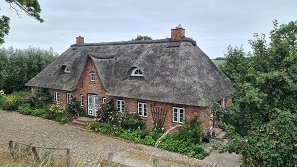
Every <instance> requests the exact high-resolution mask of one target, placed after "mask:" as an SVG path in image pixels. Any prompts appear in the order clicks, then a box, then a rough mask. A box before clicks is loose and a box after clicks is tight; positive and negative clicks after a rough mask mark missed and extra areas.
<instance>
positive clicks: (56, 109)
mask: <svg viewBox="0 0 297 167" xmlns="http://www.w3.org/2000/svg"><path fill="white" fill-rule="evenodd" d="M49 111H50V113H51V116H52V117H53V118H56V117H58V116H59V115H63V114H64V113H65V107H64V106H62V105H61V103H60V102H58V103H55V104H52V105H51V106H50V108H49Z"/></svg>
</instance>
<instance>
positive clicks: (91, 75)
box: [90, 72, 95, 82]
mask: <svg viewBox="0 0 297 167" xmlns="http://www.w3.org/2000/svg"><path fill="white" fill-rule="evenodd" d="M90 80H91V82H95V72H90Z"/></svg>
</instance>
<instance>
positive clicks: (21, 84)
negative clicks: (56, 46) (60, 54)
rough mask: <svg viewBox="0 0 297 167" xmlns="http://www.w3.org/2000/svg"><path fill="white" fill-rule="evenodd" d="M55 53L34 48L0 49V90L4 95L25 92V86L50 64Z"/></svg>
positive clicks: (55, 55)
mask: <svg viewBox="0 0 297 167" xmlns="http://www.w3.org/2000/svg"><path fill="white" fill-rule="evenodd" d="M55 57H57V53H54V52H53V51H52V50H49V51H47V50H42V49H38V48H34V47H28V48H27V49H24V50H21V49H14V48H12V47H10V48H8V49H5V48H1V49H0V90H4V92H5V93H12V92H13V91H20V90H25V89H27V88H28V87H26V86H25V84H26V83H27V82H28V81H29V80H30V79H31V78H33V77H34V76H35V75H37V74H38V73H39V72H40V71H41V70H42V69H44V68H45V67H46V66H47V65H48V64H50V63H51V62H52V61H53V60H54V59H55Z"/></svg>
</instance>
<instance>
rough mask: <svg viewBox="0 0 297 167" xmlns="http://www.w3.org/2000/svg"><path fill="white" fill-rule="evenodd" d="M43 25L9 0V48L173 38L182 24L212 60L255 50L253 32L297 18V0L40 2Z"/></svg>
mask: <svg viewBox="0 0 297 167" xmlns="http://www.w3.org/2000/svg"><path fill="white" fill-rule="evenodd" d="M39 2H40V5H41V8H42V13H41V16H42V17H43V19H44V20H45V22H44V23H42V24H41V23H38V22H37V21H36V20H35V19H33V18H30V17H28V16H26V15H25V14H24V13H22V14H21V15H22V18H19V17H18V16H17V15H16V13H15V11H14V10H12V9H9V6H8V5H7V4H6V3H5V1H4V2H0V4H1V12H2V13H3V14H6V15H8V16H10V17H11V31H10V34H9V36H7V37H6V43H5V44H4V45H3V46H4V47H8V46H14V47H15V48H26V47H27V46H29V45H33V46H35V47H41V48H44V49H48V48H50V47H53V49H54V50H55V51H57V52H59V53H62V52H64V51H65V50H66V49H67V48H68V47H69V46H70V45H71V44H73V43H74V42H75V37H76V36H78V35H81V36H84V37H85V41H86V42H108V41H123V40H130V39H132V38H135V37H136V36H137V35H147V36H151V37H152V38H153V39H160V38H166V37H169V36H170V29H171V28H174V27H176V26H177V25H178V24H182V25H183V27H184V28H185V29H186V36H188V37H192V38H193V39H195V40H196V41H197V44H198V46H199V47H200V48H201V49H202V50H203V51H204V52H205V53H206V54H207V55H208V56H209V57H211V58H215V57H222V56H223V54H224V51H226V47H227V46H228V45H229V44H231V45H233V46H240V45H243V47H244V48H245V49H246V50H250V47H249V45H248V40H249V39H251V38H252V37H253V33H266V34H267V33H269V30H271V29H272V21H273V20H274V19H278V20H279V22H280V23H288V22H289V21H293V20H296V18H297V13H296V11H295V10H296V9H295V6H297V1H295V0H287V1H286V2H283V1H279V0H271V1H258V0H257V1H256V0H250V1H237V0H229V1H220V0H209V1H202V0H187V1H177V0H162V1H158V0H142V1H139V0H125V1H122V0H101V1H96V0H89V1H81V0H72V1H71V2H69V1H58V0H51V1H48V0H39Z"/></svg>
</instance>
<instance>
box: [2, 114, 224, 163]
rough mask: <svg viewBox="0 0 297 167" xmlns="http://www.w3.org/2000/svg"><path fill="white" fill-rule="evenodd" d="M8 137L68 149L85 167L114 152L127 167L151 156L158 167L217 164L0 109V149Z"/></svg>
mask: <svg viewBox="0 0 297 167" xmlns="http://www.w3.org/2000/svg"><path fill="white" fill-rule="evenodd" d="M10 140H13V141H17V142H20V143H24V144H32V145H33V146H41V147H58V148H69V149H70V153H71V159H72V160H73V161H79V162H80V163H79V164H80V165H79V166H86V167H93V166H97V163H98V161H99V162H100V160H102V159H107V157H108V153H110V152H113V153H114V157H113V161H114V162H117V163H121V164H124V165H127V166H136V167H147V166H152V164H153V159H155V158H156V159H158V166H162V167H167V166H168V167H174V166H187V167H191V166H195V167H199V166H201V167H213V166H219V165H216V164H212V163H209V162H206V161H202V160H197V159H193V158H189V157H187V156H184V155H180V154H176V153H172V152H168V151H164V150H160V149H158V148H153V147H149V146H145V145H141V144H136V143H132V142H128V141H126V140H123V139H119V138H115V137H109V136H105V135H101V134H98V133H92V132H88V131H86V130H83V129H80V128H77V127H74V126H71V125H67V124H66V125H61V124H59V123H57V122H54V121H50V120H46V119H42V118H39V117H33V116H27V115H21V114H19V113H17V112H7V111H2V110H1V109H0V152H5V151H7V149H8V142H9V141H10Z"/></svg>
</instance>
